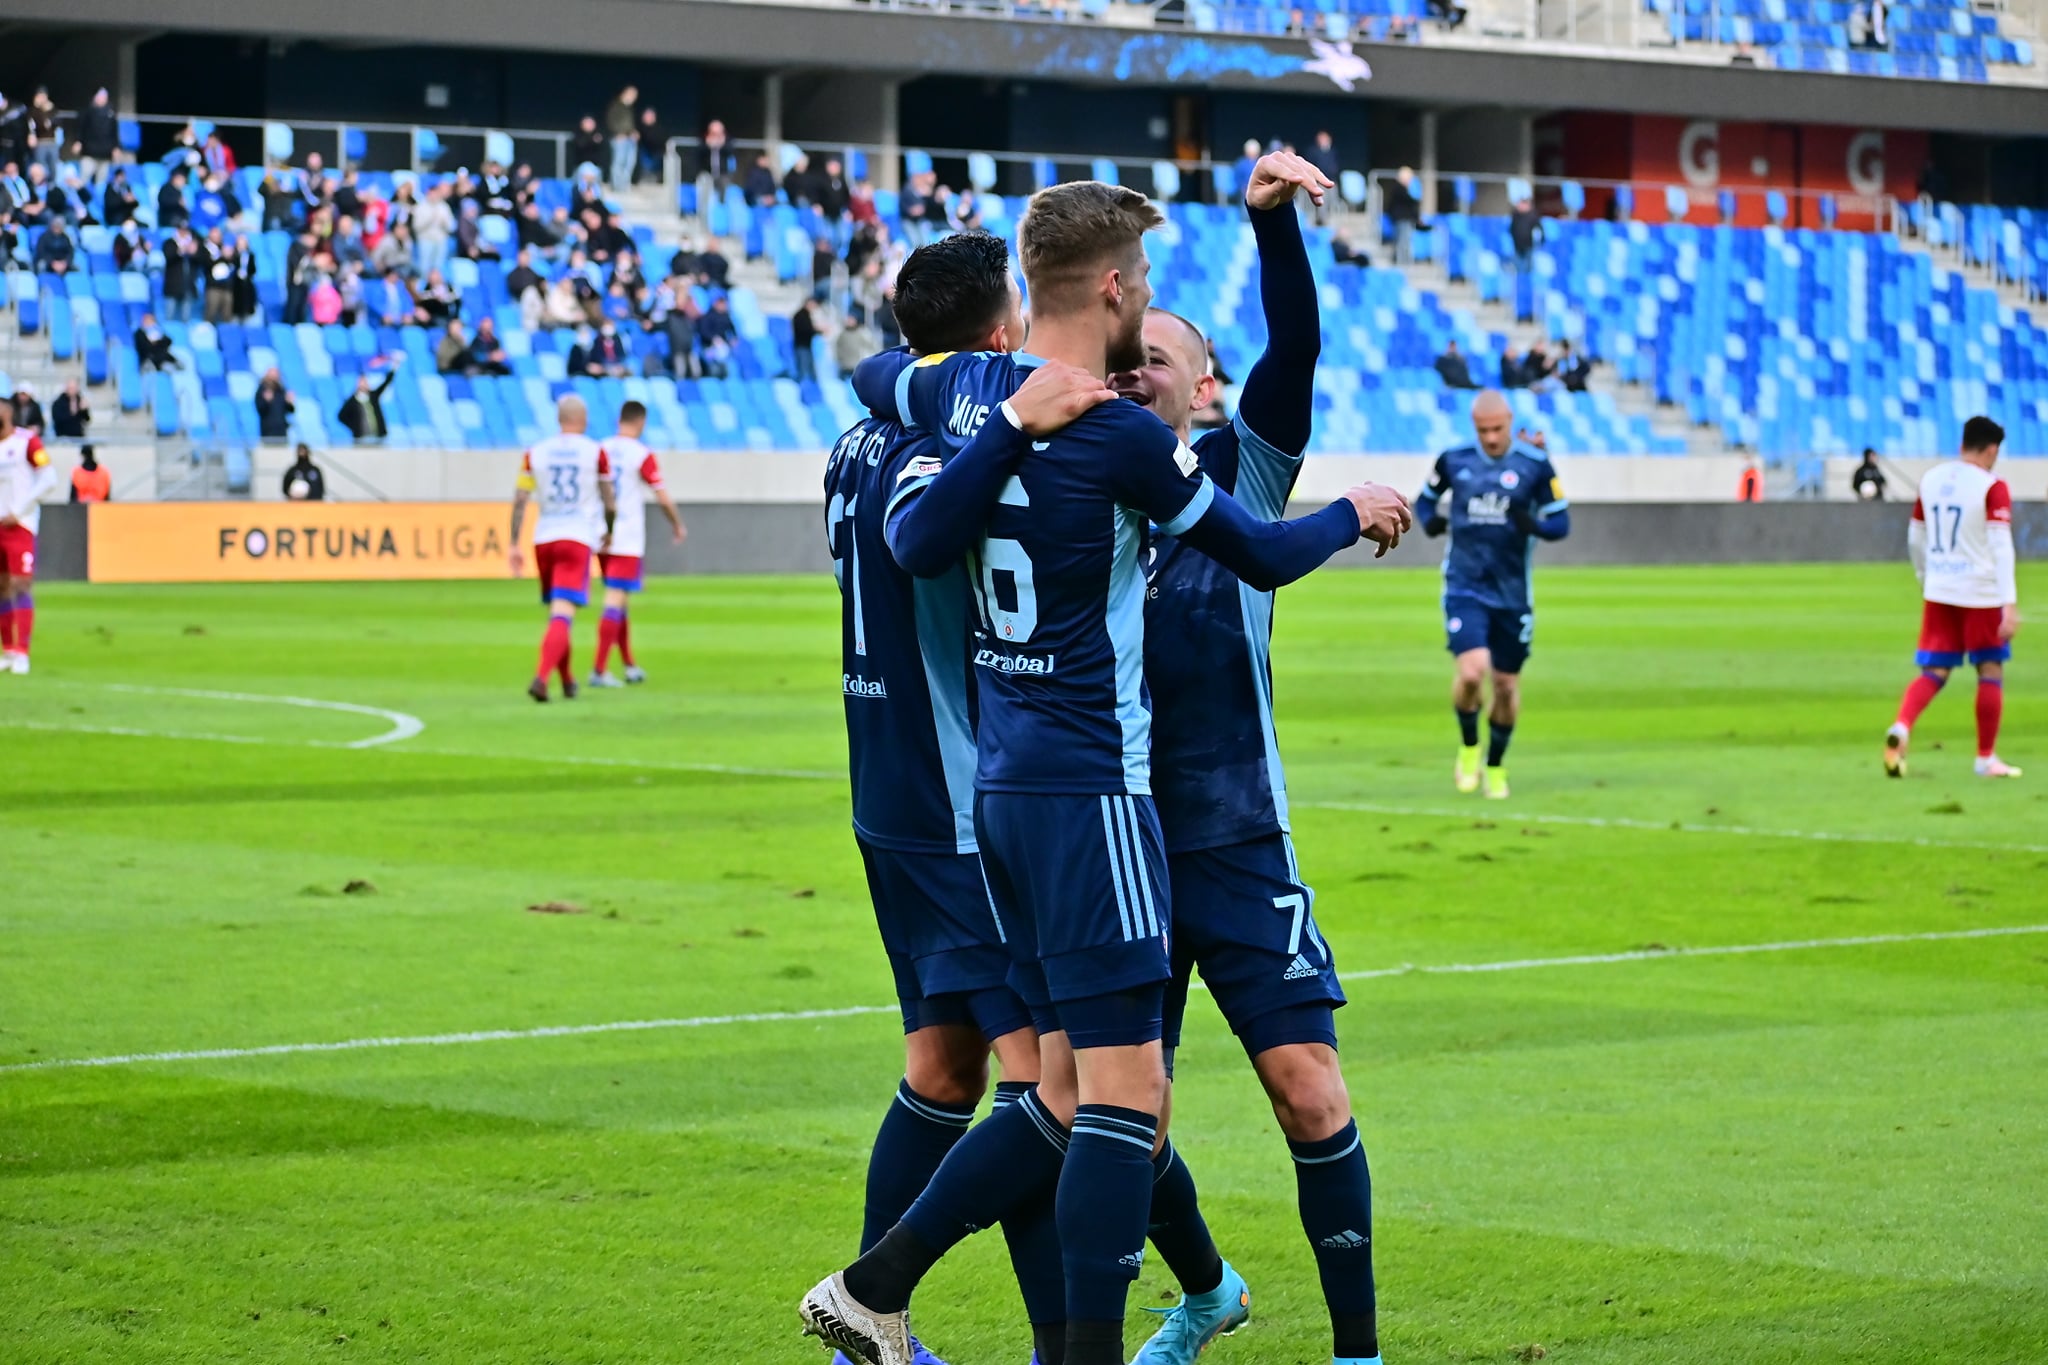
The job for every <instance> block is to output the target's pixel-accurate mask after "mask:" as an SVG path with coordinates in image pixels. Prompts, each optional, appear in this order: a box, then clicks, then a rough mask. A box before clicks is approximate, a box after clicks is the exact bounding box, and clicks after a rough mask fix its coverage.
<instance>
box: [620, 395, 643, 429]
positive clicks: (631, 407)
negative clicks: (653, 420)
mask: <svg viewBox="0 0 2048 1365" xmlns="http://www.w3.org/2000/svg"><path fill="white" fill-rule="evenodd" d="M646 420H647V405H646V404H645V403H643V402H641V401H640V400H639V399H637V398H628V399H627V400H626V402H625V404H624V406H622V407H620V409H619V425H620V426H624V425H626V423H628V422H644V421H646Z"/></svg>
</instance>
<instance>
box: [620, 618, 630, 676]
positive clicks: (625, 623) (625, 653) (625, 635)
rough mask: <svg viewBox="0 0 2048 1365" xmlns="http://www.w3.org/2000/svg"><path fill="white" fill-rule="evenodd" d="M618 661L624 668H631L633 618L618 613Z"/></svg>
mask: <svg viewBox="0 0 2048 1365" xmlns="http://www.w3.org/2000/svg"><path fill="white" fill-rule="evenodd" d="M619 660H620V662H622V663H623V664H625V665H626V667H628V668H631V667H632V666H633V618H632V617H630V616H628V615H626V613H625V612H624V611H623V610H621V611H620V612H619Z"/></svg>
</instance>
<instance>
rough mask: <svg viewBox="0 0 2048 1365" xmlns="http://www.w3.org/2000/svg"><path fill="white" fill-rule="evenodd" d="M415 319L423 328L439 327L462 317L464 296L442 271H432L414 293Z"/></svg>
mask: <svg viewBox="0 0 2048 1365" xmlns="http://www.w3.org/2000/svg"><path fill="white" fill-rule="evenodd" d="M413 304H414V317H415V319H416V320H417V321H418V323H419V325H420V326H422V327H439V326H442V325H444V324H446V323H448V322H451V321H453V320H454V319H455V318H458V317H460V316H462V295H460V294H458V293H456V292H455V289H454V287H453V286H451V285H450V284H449V283H448V279H447V277H446V276H445V275H443V274H442V273H441V272H440V271H438V270H435V271H430V272H429V273H428V275H427V278H426V281H425V282H424V283H423V284H421V285H420V287H419V288H418V289H416V290H414V291H413Z"/></svg>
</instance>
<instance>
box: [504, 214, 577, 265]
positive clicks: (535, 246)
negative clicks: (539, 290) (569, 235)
mask: <svg viewBox="0 0 2048 1365" xmlns="http://www.w3.org/2000/svg"><path fill="white" fill-rule="evenodd" d="M514 226H515V227H517V228H518V229H519V245H520V246H521V247H527V248H531V249H532V251H533V254H534V255H535V256H537V257H539V258H540V259H541V260H543V261H547V262H549V263H551V264H552V263H553V262H554V261H556V260H558V259H559V258H560V256H561V251H562V240H563V237H564V235H565V234H564V233H563V231H562V229H561V228H559V227H557V226H556V225H555V224H554V223H552V222H550V221H549V220H548V219H546V218H544V217H542V216H541V211H540V205H539V204H537V203H535V202H534V201H532V200H528V201H527V202H526V203H524V204H521V205H520V206H519V220H518V222H517V223H515V224H514Z"/></svg>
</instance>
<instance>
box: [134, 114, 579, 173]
mask: <svg viewBox="0 0 2048 1365" xmlns="http://www.w3.org/2000/svg"><path fill="white" fill-rule="evenodd" d="M134 121H135V122H137V123H139V124H141V125H142V148H141V150H140V152H139V153H138V155H139V156H140V157H142V158H143V159H144V160H156V159H158V158H160V157H162V156H164V155H165V154H166V153H168V152H169V151H170V150H171V148H172V146H174V145H175V143H176V139H177V136H178V133H179V132H180V131H181V130H182V129H184V128H186V127H188V126H191V127H194V128H211V129H213V130H214V131H217V132H218V133H219V134H220V137H221V141H222V142H224V143H226V144H227V146H228V149H229V150H230V151H232V152H233V153H234V154H235V161H236V162H237V163H238V164H239V165H243V166H268V165H273V164H276V159H275V158H273V157H271V156H270V155H269V152H270V150H271V149H270V146H269V139H270V137H271V130H272V129H278V128H281V129H285V130H288V131H289V132H290V134H291V141H292V160H294V161H297V162H304V161H305V159H306V154H307V153H308V152H318V153H320V155H321V157H322V158H323V159H324V160H326V162H327V164H328V165H329V166H330V167H332V168H335V169H339V168H341V167H342V166H345V165H358V166H360V167H361V168H362V169H365V170H420V169H431V168H430V167H423V166H422V165H421V164H420V158H419V156H418V152H419V149H420V144H421V141H422V135H423V134H431V135H432V139H433V140H434V141H435V142H438V144H439V146H440V149H441V150H440V153H439V155H438V156H437V157H436V158H434V160H435V162H436V164H439V165H447V166H471V167H475V166H481V165H482V164H483V162H484V160H485V150H486V148H487V146H488V144H489V143H490V142H491V140H492V139H494V138H506V139H509V140H510V144H511V146H510V150H511V152H512V159H511V160H509V161H507V162H505V165H506V167H507V169H510V168H511V167H513V166H517V165H519V164H520V163H522V162H524V163H527V164H530V165H532V166H533V168H534V170H535V171H537V172H538V173H539V174H541V175H552V176H554V177H555V178H556V179H558V180H559V179H562V178H564V177H566V176H567V175H568V174H569V172H570V171H571V170H572V169H574V168H573V166H571V164H570V162H569V144H570V143H571V142H572V141H573V140H574V135H573V134H571V133H567V132H551V131H548V130H546V129H539V128H481V127H476V126H474V125H471V124H449V123H358V122H335V121H330V120H324V119H242V118H207V117H205V116H203V115H183V114H137V115H135V116H134ZM358 136H360V138H361V143H360V146H359V147H356V148H354V149H355V150H359V151H360V152H361V155H359V156H350V155H349V152H350V151H351V150H352V144H353V143H355V141H356V138H357V137H358ZM201 140H202V141H204V138H203V136H202V138H201Z"/></svg>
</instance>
